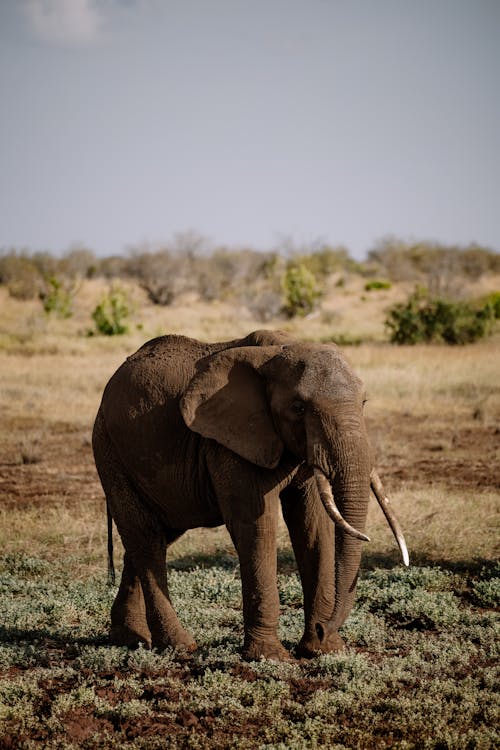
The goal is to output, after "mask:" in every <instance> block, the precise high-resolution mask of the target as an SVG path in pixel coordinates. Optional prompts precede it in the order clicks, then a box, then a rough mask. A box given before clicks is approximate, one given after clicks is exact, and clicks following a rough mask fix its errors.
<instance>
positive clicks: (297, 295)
mask: <svg viewBox="0 0 500 750" xmlns="http://www.w3.org/2000/svg"><path fill="white" fill-rule="evenodd" d="M282 288H283V292H284V294H285V312H286V313H287V315H289V317H291V318H293V317H295V316H296V315H300V316H304V315H308V314H309V313H310V312H312V311H313V310H314V307H315V305H316V301H317V300H318V299H319V298H320V296H321V292H320V290H319V287H318V285H317V282H316V277H315V276H314V274H313V273H312V272H311V271H309V269H308V268H306V266H305V265H304V264H303V263H300V264H299V265H298V266H294V265H292V266H290V267H289V268H288V269H287V270H286V271H285V274H284V276H283V278H282Z"/></svg>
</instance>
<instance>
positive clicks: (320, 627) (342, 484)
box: [314, 469, 409, 640]
mask: <svg viewBox="0 0 500 750" xmlns="http://www.w3.org/2000/svg"><path fill="white" fill-rule="evenodd" d="M314 476H315V479H316V484H317V487H318V491H319V495H320V498H321V501H322V503H323V506H324V507H325V510H326V512H327V513H328V515H329V516H330V518H331V519H332V520H333V521H334V523H335V524H336V531H335V607H334V611H333V613H332V617H331V619H330V620H329V621H328V622H327V623H318V624H317V625H316V629H317V633H318V636H319V638H320V640H323V639H324V638H326V637H328V635H329V634H330V633H332V632H333V631H335V630H338V628H339V627H340V626H341V625H342V624H343V622H344V621H345V619H346V618H347V616H348V615H349V612H350V611H351V609H352V606H353V603H354V596H355V592H356V584H357V579H358V572H359V564H360V560H361V541H370V540H369V537H368V536H366V534H364V533H363V532H362V531H358V528H355V526H354V525H353V524H356V527H360V528H363V526H364V522H365V519H366V513H367V506H368V488H367V487H365V486H364V485H366V482H364V481H363V479H362V478H360V477H358V478H357V479H354V480H353V479H351V480H350V481H347V480H346V479H345V477H344V479H340V480H339V481H337V482H336V485H337V487H336V489H337V490H338V492H339V497H341V498H342V499H343V502H342V506H343V508H344V509H345V510H344V514H345V515H346V516H347V518H348V519H349V520H346V519H345V518H344V516H343V515H342V514H341V512H340V511H339V509H338V507H337V504H336V503H335V499H334V496H333V490H332V487H331V484H330V482H329V481H328V479H327V478H326V476H325V475H324V474H323V473H322V472H321V471H320V470H319V469H315V470H314ZM369 486H370V488H371V490H372V492H373V494H374V495H375V497H376V499H377V501H378V502H379V504H380V506H381V508H382V510H383V512H384V515H385V516H386V518H387V521H388V523H389V526H390V527H391V530H392V532H393V534H394V536H395V538H396V540H397V542H398V545H399V548H400V550H401V554H402V557H403V562H404V564H405V565H408V564H409V555H408V550H407V547H406V542H405V540H404V536H403V533H402V531H401V527H400V525H399V522H398V520H397V518H396V515H395V513H394V511H393V509H392V507H391V505H390V502H389V500H388V498H387V497H386V495H385V492H384V488H383V485H382V483H381V481H380V478H379V476H378V474H377V473H376V471H375V470H374V469H373V470H372V471H371V473H370V481H369Z"/></svg>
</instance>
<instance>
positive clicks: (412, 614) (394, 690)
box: [0, 548, 500, 750]
mask: <svg viewBox="0 0 500 750" xmlns="http://www.w3.org/2000/svg"><path fill="white" fill-rule="evenodd" d="M174 550H175V548H174ZM281 560H282V563H281V572H280V576H279V584H280V596H281V609H282V612H281V637H282V639H283V641H284V643H285V645H287V646H288V647H291V646H292V644H294V643H296V641H297V639H298V637H299V636H300V632H301V627H302V610H301V588H300V583H299V579H298V576H297V574H296V573H295V572H294V571H293V569H292V567H291V565H290V557H289V554H288V553H285V554H284V555H282V556H281ZM75 562H76V561H75V560H71V559H70V560H69V561H68V560H66V561H64V562H63V561H62V560H61V564H60V565H59V566H54V565H53V564H49V563H48V562H46V561H45V560H43V559H40V558H37V557H30V556H25V555H21V554H10V555H5V556H3V557H2V558H0V591H1V595H2V624H1V626H0V635H1V642H0V747H5V748H8V747H16V748H21V749H22V748H26V749H28V748H34V747H44V748H47V749H49V748H54V750H55V748H58V749H62V750H66V748H67V749H68V750H69V749H70V748H75V747H85V748H97V747H99V748H134V749H135V748H144V749H146V748H162V749H163V748H248V750H250V748H252V749H253V748H262V750H264V749H266V750H271V748H280V749H281V748H283V750H285V749H286V750H288V748H290V749H292V750H294V749H295V750H302V749H303V748H323V747H324V748H337V749H338V750H341V748H387V747H391V748H401V749H403V748H404V749H405V750H409V749H415V750H416V749H417V748H434V749H435V750H438V749H439V750H441V749H442V748H447V749H450V750H451V749H452V748H456V749H457V750H458V749H459V748H460V749H462V748H478V749H479V748H480V749H481V750H488V749H489V748H495V747H498V743H499V741H500V735H499V733H498V731H497V727H498V723H497V719H498V693H497V690H496V688H497V686H498V680H499V677H500V675H499V668H498V644H499V640H498V635H499V616H498V611H497V610H495V607H497V608H498V605H499V603H500V567H499V566H498V565H497V566H495V565H494V564H493V563H489V564H487V565H486V566H485V567H483V568H476V570H475V572H474V573H469V574H466V573H457V572H452V571H450V570H445V569H443V568H440V567H433V568H430V567H411V568H409V569H408V570H407V569H402V568H395V569H392V570H385V569H377V570H372V571H365V573H364V575H363V577H362V580H361V582H360V586H359V595H358V600H357V604H356V607H355V609H354V611H353V613H352V615H351V617H350V618H349V620H348V621H347V623H346V625H345V626H344V628H343V635H344V637H345V639H346V641H347V642H348V644H349V647H348V649H347V650H346V651H345V652H343V653H341V654H334V655H327V656H320V657H317V658H315V659H312V660H309V661H291V662H287V663H275V662H270V661H261V662H253V663H249V664H246V663H244V662H242V661H241V659H240V657H239V647H240V644H241V634H242V618H241V595H240V583H239V576H238V569H237V564H236V562H235V558H234V557H233V556H230V555H223V554H221V555H214V556H213V557H212V558H207V559H204V560H203V563H202V564H201V562H200V561H198V564H194V563H193V561H192V559H191V558H186V559H184V558H177V559H176V558H175V557H174V559H173V560H172V563H171V574H170V578H171V589H172V596H173V598H174V600H175V602H176V605H177V607H178V610H179V612H180V614H181V618H182V619H183V621H184V622H185V623H186V625H188V627H189V628H190V629H191V630H192V632H193V633H194V635H195V637H196V639H197V641H198V644H199V651H198V652H197V653H196V654H194V655H193V656H192V657H191V658H187V657H186V656H185V655H183V654H182V653H176V652H174V651H169V650H167V651H166V652H163V653H157V652H148V651H144V650H143V649H138V650H135V651H129V650H127V649H125V648H117V647H112V646H110V645H108V644H107V627H108V618H109V608H110V605H111V602H112V600H113V596H114V593H115V589H114V588H111V587H109V586H108V584H107V583H106V577H105V574H104V572H103V575H101V576H98V577H95V575H94V576H90V577H88V578H85V580H82V579H79V578H75V577H74V575H73V574H72V568H73V564H74V563H75Z"/></svg>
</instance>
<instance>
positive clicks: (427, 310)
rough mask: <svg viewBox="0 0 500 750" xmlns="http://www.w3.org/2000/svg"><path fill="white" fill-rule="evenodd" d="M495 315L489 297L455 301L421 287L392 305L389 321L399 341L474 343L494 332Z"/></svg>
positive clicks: (394, 341)
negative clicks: (473, 300)
mask: <svg viewBox="0 0 500 750" xmlns="http://www.w3.org/2000/svg"><path fill="white" fill-rule="evenodd" d="M495 299H496V297H495ZM495 317H496V308H495V306H494V304H493V303H491V302H489V301H486V302H485V303H474V302H465V301H459V302H453V301H450V300H447V299H443V298H440V297H433V296H431V295H430V294H429V292H428V291H427V290H425V289H421V288H417V289H416V290H415V292H414V293H413V294H412V295H410V297H409V298H408V300H407V301H406V302H404V303H398V304H396V305H394V306H393V307H391V308H390V310H389V312H388V315H387V318H386V322H385V324H386V327H387V329H388V330H389V335H390V340H391V341H392V342H393V343H395V344H420V343H430V342H438V343H439V342H444V343H446V344H470V343H472V342H474V341H477V340H478V339H481V338H484V337H485V336H487V335H488V334H489V333H490V332H491V330H492V323H493V321H494V319H495Z"/></svg>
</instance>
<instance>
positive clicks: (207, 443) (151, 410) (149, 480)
mask: <svg viewBox="0 0 500 750" xmlns="http://www.w3.org/2000/svg"><path fill="white" fill-rule="evenodd" d="M364 400H365V393H364V387H363V384H362V382H361V380H360V379H359V378H358V377H357V376H356V375H355V373H354V372H353V370H352V369H351V367H350V365H349V364H348V363H347V362H346V360H345V359H344V357H343V356H342V354H341V352H340V351H339V349H338V348H337V347H336V346H335V345H333V344H305V343H301V342H299V341H296V340H294V339H292V338H290V337H289V336H287V335H286V334H284V333H281V332H279V331H255V332H254V333H251V334H249V335H248V336H247V337H246V338H244V339H240V340H235V341H230V342H225V343H217V344H204V343H201V342H199V341H195V340H193V339H188V338H185V337H183V336H163V337H160V338H157V339H154V340H152V341H149V342H148V343H146V344H144V346H142V347H141V348H140V349H139V350H138V351H137V352H136V353H135V354H133V355H132V356H131V357H129V358H128V359H127V360H126V361H125V362H124V363H123V364H122V366H121V367H120V368H119V369H118V370H117V371H116V372H115V374H114V375H113V376H112V378H111V379H110V381H109V382H108V384H107V386H106V388H105V390H104V395H103V398H102V403H101V406H100V408H99V412H98V414H97V417H96V421H95V425H94V432H93V448H94V455H95V461H96V466H97V470H98V472H99V476H100V479H101V482H102V486H103V488H104V492H105V494H106V500H107V503H108V508H109V512H110V514H111V516H112V518H113V519H114V521H115V523H116V526H117V528H118V531H119V533H120V536H121V539H122V541H123V545H124V548H125V557H124V567H123V573H122V579H121V583H120V587H119V590H118V594H117V596H116V599H115V602H114V604H113V607H112V610H111V639H112V641H113V642H114V643H116V644H121V645H128V646H135V645H137V644H139V643H142V644H144V645H146V646H147V647H152V646H153V647H157V648H165V647H167V646H176V647H183V648H185V649H187V650H188V651H191V650H194V649H195V648H196V644H195V642H194V640H193V638H192V636H191V635H190V634H189V633H188V632H187V631H186V630H185V629H184V628H183V627H182V625H181V624H180V622H179V620H178V618H177V615H176V613H175V611H174V609H173V607H172V604H171V602H170V597H169V593H168V585H167V574H166V563H165V558H166V549H167V546H168V545H169V544H170V543H171V542H172V541H174V540H175V539H177V538H178V537H179V536H180V535H181V534H183V533H184V532H185V531H186V530H187V529H191V528H195V527H198V526H217V525H220V524H225V525H226V526H227V528H228V530H229V532H230V534H231V538H232V540H233V543H234V545H235V548H236V550H237V553H238V557H239V562H240V569H241V579H242V591H243V619H244V631H245V636H244V646H243V656H244V657H245V658H247V659H258V658H260V657H262V656H264V657H269V658H275V659H285V658H288V657H289V655H288V653H287V651H286V650H285V649H284V647H283V646H282V645H281V643H280V642H279V640H278V637H277V632H276V631H277V624H278V616H279V599H278V590H277V583H276V533H277V523H278V509H279V505H280V503H281V507H282V509H283V515H284V518H285V521H286V524H287V527H288V530H289V533H290V538H291V542H292V545H293V549H294V553H295V557H296V560H297V565H298V568H299V572H300V577H301V581H302V587H303V592H304V620H305V625H304V634H303V636H302V638H301V640H300V643H299V644H298V646H297V649H296V652H297V654H298V655H302V656H308V655H313V654H315V653H318V652H329V651H334V650H338V649H340V648H342V647H343V643H342V640H341V638H340V636H339V635H338V628H339V627H340V626H341V625H342V623H343V622H344V620H345V618H346V617H347V615H348V614H349V612H350V610H351V607H352V604H353V600H354V595H355V587H356V580H357V575H358V570H359V561H360V555H361V545H362V541H361V539H362V538H365V537H364V534H363V531H364V525H365V520H366V513H367V505H368V497H369V492H370V483H371V473H372V458H371V452H370V448H369V443H368V439H367V436H366V431H365V425H364V419H363V403H364ZM334 498H335V500H334ZM329 515H330V516H331V518H333V519H334V520H335V524H337V525H335V524H334V523H333V522H332V520H331V519H330V518H329V517H328V516H329Z"/></svg>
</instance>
